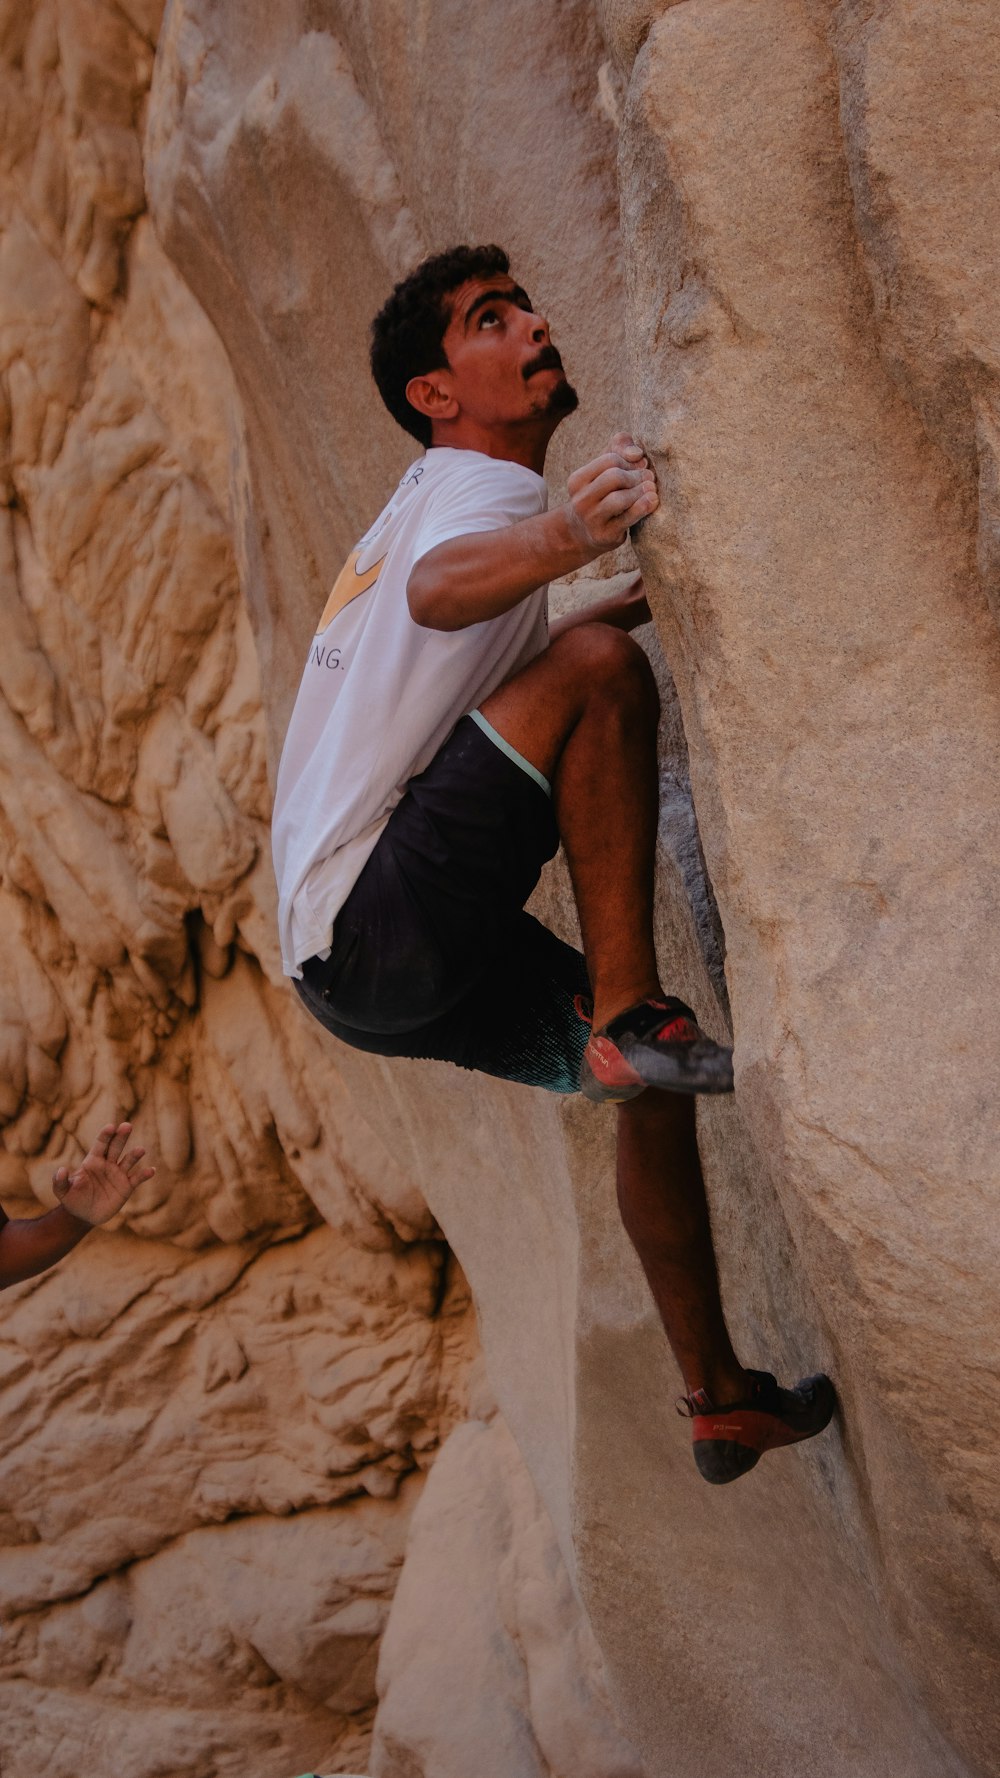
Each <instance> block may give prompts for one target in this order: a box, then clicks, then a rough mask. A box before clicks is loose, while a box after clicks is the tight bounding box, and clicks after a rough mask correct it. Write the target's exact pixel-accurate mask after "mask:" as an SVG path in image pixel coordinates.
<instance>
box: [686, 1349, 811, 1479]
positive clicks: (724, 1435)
mask: <svg viewBox="0 0 1000 1778" xmlns="http://www.w3.org/2000/svg"><path fill="white" fill-rule="evenodd" d="M750 1375H751V1376H752V1377H753V1378H754V1387H753V1390H752V1393H751V1394H750V1396H749V1397H748V1398H747V1399H746V1400H745V1401H737V1402H733V1403H731V1404H730V1405H729V1406H728V1407H724V1408H713V1407H712V1405H711V1403H710V1402H709V1401H708V1400H707V1397H705V1395H704V1393H703V1392H701V1391H699V1392H698V1394H697V1395H694V1396H684V1397H682V1398H681V1399H682V1401H683V1403H684V1406H683V1407H681V1403H678V1408H679V1410H680V1411H681V1412H682V1413H685V1412H686V1413H688V1414H690V1417H691V1421H692V1426H691V1431H692V1437H693V1441H694V1460H695V1463H696V1464H697V1465H698V1471H699V1474H701V1475H702V1476H703V1477H704V1479H705V1481H706V1482H713V1483H717V1484H719V1483H723V1482H735V1481H737V1480H738V1478H739V1477H740V1476H742V1475H746V1474H747V1473H748V1471H749V1470H751V1469H753V1468H754V1466H755V1465H756V1464H757V1463H759V1462H760V1459H761V1458H762V1456H763V1455H764V1452H765V1451H776V1450H778V1449H780V1447H781V1446H782V1445H797V1444H801V1442H802V1440H803V1439H807V1438H815V1436H816V1434H817V1433H818V1432H822V1431H823V1429H824V1427H826V1426H828V1425H829V1424H830V1421H831V1419H832V1418H833V1412H834V1409H835V1408H836V1405H837V1393H836V1390H835V1389H834V1387H833V1384H832V1383H831V1381H830V1379H829V1377H827V1376H824V1374H823V1373H822V1372H818V1373H817V1374H816V1375H815V1376H811V1377H803V1378H802V1381H801V1382H800V1383H797V1384H796V1385H795V1388H794V1389H781V1388H779V1386H778V1384H777V1383H776V1381H775V1379H774V1377H772V1376H771V1374H770V1372H769V1371H751V1372H750Z"/></svg>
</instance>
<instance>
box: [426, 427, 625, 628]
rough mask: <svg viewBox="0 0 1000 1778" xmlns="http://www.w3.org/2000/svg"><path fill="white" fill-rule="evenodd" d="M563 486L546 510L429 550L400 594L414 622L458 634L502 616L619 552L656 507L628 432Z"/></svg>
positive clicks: (452, 540) (620, 434) (457, 538)
mask: <svg viewBox="0 0 1000 1778" xmlns="http://www.w3.org/2000/svg"><path fill="white" fill-rule="evenodd" d="M568 485H569V496H570V497H569V499H568V500H567V501H566V504H565V505H564V506H559V507H556V508H555V510H554V511H552V512H543V513H539V515H538V517H537V518H533V519H522V520H521V522H520V523H519V524H516V525H505V526H503V527H501V528H500V529H499V530H496V531H486V532H477V533H475V534H473V535H471V536H468V537H453V538H451V539H449V541H448V542H447V543H440V544H438V546H437V548H436V549H432V550H428V552H427V554H426V555H425V556H422V557H421V558H420V560H419V562H417V563H416V564H415V566H414V568H413V571H412V573H411V574H410V579H409V583H408V586H407V589H406V596H407V601H408V604H409V607H410V615H411V617H412V618H413V620H414V622H415V623H418V624H421V625H422V626H423V627H424V628H426V629H431V630H464V629H466V628H467V627H468V625H470V624H479V623H485V622H486V621H487V619H489V618H491V617H500V616H501V615H502V613H503V612H505V611H510V610H511V608H512V607H513V606H514V605H518V604H520V602H521V600H522V599H524V598H526V597H527V595H528V594H529V593H533V592H535V591H536V589H537V588H538V587H540V586H544V585H545V583H546V581H549V580H557V579H558V578H559V576H560V575H562V574H569V573H570V572H571V571H572V570H573V569H574V568H582V567H584V566H585V564H586V563H587V562H593V561H595V560H596V558H597V557H598V556H601V555H604V553H605V552H606V551H607V550H609V549H617V547H618V545H619V544H620V543H624V541H625V538H626V537H627V536H628V531H629V527H630V526H631V525H634V524H636V523H638V521H639V519H641V518H645V517H646V516H647V515H648V514H649V513H651V512H652V511H653V509H654V507H656V506H657V505H658V496H657V493H656V482H655V480H654V477H653V472H652V470H651V469H650V468H649V465H648V463H647V462H646V458H645V455H644V453H643V451H642V449H641V447H640V446H639V445H637V444H636V443H635V442H634V440H633V439H631V438H630V437H629V436H628V434H627V433H619V434H617V435H616V437H615V438H614V439H612V441H611V449H610V450H608V451H605V453H604V455H603V456H601V457H597V458H596V459H595V460H594V462H593V463H586V464H584V466H583V468H582V469H578V470H576V471H575V473H574V474H573V475H571V476H570V478H569V484H568Z"/></svg>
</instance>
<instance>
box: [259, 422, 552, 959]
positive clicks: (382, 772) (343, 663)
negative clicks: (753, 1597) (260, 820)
mask: <svg viewBox="0 0 1000 1778" xmlns="http://www.w3.org/2000/svg"><path fill="white" fill-rule="evenodd" d="M546 504H547V492H546V487H545V483H544V481H543V480H542V478H541V476H540V475H535V473H534V471H533V470H530V469H524V468H522V467H521V465H520V464H517V463H507V462H502V461H499V460H498V459H496V458H493V457H486V456H484V455H483V454H482V453H481V452H480V451H459V450H452V449H450V448H442V447H437V448H435V449H432V450H430V451H428V453H427V455H426V456H424V457H421V458H420V459H419V460H418V461H417V462H416V463H414V464H412V465H411V466H410V468H409V469H408V470H407V472H406V474H405V475H404V477H403V479H402V481H401V482H400V484H399V486H398V488H397V489H396V492H395V494H394V495H393V497H392V499H391V500H390V502H389V504H388V506H387V507H386V508H385V510H384V512H382V513H381V514H380V516H379V517H378V518H377V519H376V521H375V523H374V525H372V527H371V529H370V530H369V531H367V532H366V533H365V536H364V537H363V538H362V539H361V542H360V543H359V544H358V546H357V548H356V549H355V550H353V551H352V553H351V555H350V556H349V557H348V559H347V562H346V563H345V565H344V568H343V569H342V571H341V573H340V575H339V577H338V579H337V582H336V584H335V586H334V588H333V591H332V593H331V594H330V597H329V599H328V600H327V603H326V609H325V610H324V612H323V615H322V617H321V619H320V622H319V627H318V629H317V632H316V635H315V637H314V639H313V644H312V647H311V648H310V650H309V658H308V660H307V662H306V668H305V672H304V674H303V676H302V683H301V684H300V686H299V690H298V696H297V697H296V700H295V707H294V709H293V711H292V719H291V722H290V723H289V725H288V733H287V734H286V736H285V745H284V749H283V751H282V755H281V764H280V766H279V767H278V782H277V788H276V791H275V798H274V815H273V821H272V847H273V854H274V870H275V876H276V877H277V880H278V925H279V931H280V937H281V954H282V959H283V963H284V969H285V974H286V975H294V976H300V975H301V974H302V970H301V967H300V965H301V964H302V963H303V961H304V960H305V959H306V958H307V957H313V956H315V955H316V954H317V953H318V952H321V951H325V950H326V949H327V947H328V946H329V944H330V942H331V935H332V930H333V922H334V919H335V918H336V915H337V913H338V911H339V909H340V908H341V907H342V906H343V904H344V902H345V901H346V899H347V897H348V895H349V894H350V891H351V889H352V888H353V886H354V883H355V882H356V880H357V878H358V876H359V875H360V873H361V870H362V868H363V866H364V864H365V863H366V861H367V859H368V857H369V854H370V853H371V852H372V850H373V848H374V846H375V842H376V841H377V839H378V837H379V834H380V833H381V832H382V829H383V828H384V826H385V824H386V822H387V821H388V819H389V816H390V815H391V813H392V811H393V809H394V808H395V807H396V804H397V803H398V802H399V800H400V798H401V797H402V795H403V792H404V791H405V789H406V786H407V784H408V783H409V780H410V779H411V778H414V777H416V776H417V774H418V773H419V772H422V771H423V770H424V768H425V767H426V766H428V765H429V764H430V762H431V760H432V759H433V757H434V755H435V753H436V752H437V750H438V748H439V747H440V746H442V744H443V743H444V742H445V741H446V740H447V738H448V736H449V735H450V733H451V731H452V729H453V728H454V726H455V724H456V722H458V720H459V718H460V717H461V716H464V715H465V714H466V713H467V712H468V711H470V710H473V709H475V708H476V707H477V706H478V705H479V704H480V703H482V701H483V699H484V698H488V697H489V695H490V693H491V692H492V691H495V690H496V688H497V686H498V685H502V684H503V681H504V680H505V679H507V678H509V677H510V675H511V674H512V673H515V672H517V671H518V669H519V668H521V667H523V666H526V665H527V663H528V662H529V661H530V660H533V659H534V657H535V655H536V654H539V653H540V652H541V650H542V649H543V648H544V647H545V646H546V643H547V641H548V615H547V594H548V588H547V587H540V588H539V589H538V591H537V592H535V593H531V594H530V595H529V596H528V597H527V598H526V599H522V600H521V602H520V604H518V605H515V606H514V607H513V609H512V610H510V611H507V612H505V613H504V614H503V616H502V617H494V618H490V619H489V620H488V621H487V622H486V623H480V624H471V625H469V627H468V628H467V629H464V630H448V631H444V630H427V629H422V628H421V627H420V626H419V625H418V624H415V623H414V621H413V619H412V618H411V616H410V613H409V608H408V606H407V603H406V585H407V581H408V580H409V576H410V570H411V569H412V567H413V565H414V563H415V562H417V561H419V559H420V557H421V556H423V555H426V554H427V552H428V550H431V549H433V548H434V547H435V545H436V544H439V543H445V542H446V541H447V540H448V539H449V538H451V537H464V536H468V535H469V533H470V532H473V531H495V530H497V529H498V528H499V527H500V526H502V525H511V524H514V523H516V522H517V520H519V519H527V518H532V517H533V516H534V515H535V514H536V513H540V512H544V511H545V507H546Z"/></svg>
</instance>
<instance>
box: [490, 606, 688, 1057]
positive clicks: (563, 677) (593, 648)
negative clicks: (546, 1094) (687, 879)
mask: <svg viewBox="0 0 1000 1778" xmlns="http://www.w3.org/2000/svg"><path fill="white" fill-rule="evenodd" d="M482 710H483V715H484V716H485V717H486V719H487V721H488V722H491V723H492V724H493V726H494V728H495V729H496V730H497V732H498V733H499V734H501V735H503V737H504V739H505V740H506V741H509V742H510V744H511V746H512V747H516V748H517V751H518V752H519V753H522V754H523V755H524V757H525V758H526V759H528V760H530V762H531V764H532V765H533V766H536V767H537V769H538V770H539V771H540V772H542V773H544V775H545V776H546V777H547V778H548V779H549V780H550V781H551V783H552V794H553V798H554V803H555V814H556V822H557V824H558V827H559V832H560V835H561V837H562V842H563V845H564V846H565V848H566V857H567V859H568V861H569V868H570V875H571V876H572V879H573V891H574V894H575V896H576V903H577V908H578V910H579V914H580V927H581V930H582V933H583V949H584V955H585V956H586V959H587V967H588V970H589V972H590V980H591V986H592V988H593V991H594V1024H595V1026H601V1025H605V1024H607V1022H608V1020H609V1019H613V1018H614V1017H615V1016H616V1014H617V1013H620V1012H624V1010H625V1008H626V1007H627V1006H633V1005H635V1003H636V1001H638V1000H642V999H644V998H645V996H646V995H647V994H658V993H659V992H660V984H659V978H658V975H657V968H656V950H655V947H654V943H653V869H654V847H655V843H656V821H657V812H658V785H657V764H656V727H657V722H658V720H659V702H658V699H657V694H656V684H655V681H654V679H653V675H652V673H651V671H650V667H649V663H648V661H647V660H646V657H645V655H644V654H643V652H642V650H641V648H639V647H638V645H637V644H636V643H635V642H633V641H632V640H631V638H630V637H628V636H626V635H624V634H623V633H622V632H621V631H620V630H613V629H611V628H610V627H609V626H608V625H606V624H584V625H581V626H580V627H579V628H578V629H575V630H569V631H567V633H566V634H565V635H564V636H561V637H559V639H558V640H557V641H556V642H553V644H552V646H551V647H550V648H548V649H546V651H545V653H544V654H542V655H540V656H539V657H538V659H537V660H535V661H532V663H531V665H530V666H528V667H526V668H525V669H524V671H523V672H521V673H518V674H517V675H516V676H515V677H514V678H513V679H510V680H508V681H507V684H506V685H503V686H501V687H500V690H499V691H496V692H494V693H493V696H492V697H491V698H488V699H487V700H486V702H485V703H484V704H483V706H482Z"/></svg>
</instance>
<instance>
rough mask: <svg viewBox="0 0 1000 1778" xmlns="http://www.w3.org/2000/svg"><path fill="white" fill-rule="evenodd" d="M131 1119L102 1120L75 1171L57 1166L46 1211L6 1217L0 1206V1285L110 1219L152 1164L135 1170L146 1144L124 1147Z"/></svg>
mask: <svg viewBox="0 0 1000 1778" xmlns="http://www.w3.org/2000/svg"><path fill="white" fill-rule="evenodd" d="M131 1134H132V1125H131V1124H119V1125H118V1127H117V1128H116V1127H115V1125H114V1124H105V1126H104V1128H103V1130H101V1132H100V1134H99V1135H98V1137H97V1140H96V1141H95V1142H94V1144H93V1146H92V1147H91V1149H90V1152H89V1154H87V1155H85V1156H84V1158H83V1160H82V1161H81V1162H80V1165H79V1167H78V1168H77V1169H76V1171H75V1172H74V1173H70V1171H69V1169H68V1168H67V1167H60V1168H59V1170H58V1171H57V1173H56V1174H55V1175H54V1177H53V1180H52V1185H53V1189H54V1191H55V1194H56V1197H57V1198H60V1199H61V1200H62V1201H61V1203H59V1204H57V1206H56V1208H55V1209H54V1210H49V1211H47V1212H46V1214H45V1215H44V1216H34V1217H30V1218H28V1219H25V1220H17V1221H13V1222H12V1221H10V1220H9V1219H8V1218H7V1217H6V1216H4V1214H3V1211H2V1210H0V1218H2V1219H3V1220H2V1222H0V1290H3V1289H5V1288H6V1286H7V1285H8V1284H22V1283H23V1282H24V1280H25V1278H35V1277H37V1275H38V1273H39V1272H44V1271H47V1269H48V1267H49V1266H54V1265H55V1263H56V1261H57V1260H59V1259H62V1258H63V1257H64V1255H65V1254H67V1253H69V1252H70V1251H71V1250H72V1249H73V1248H74V1247H75V1246H76V1245H77V1243H78V1242H79V1241H82V1240H83V1237H84V1235H85V1234H87V1233H88V1231H89V1230H90V1229H92V1228H94V1227H96V1226H97V1224H98V1223H102V1222H109V1221H110V1220H111V1218H112V1216H114V1215H116V1214H117V1212H118V1211H119V1210H120V1209H121V1207H122V1205H123V1204H124V1203H125V1202H126V1200H127V1199H128V1198H129V1197H130V1196H131V1194H132V1192H133V1191H134V1190H135V1188H136V1186H137V1185H141V1184H142V1183H143V1181H144V1180H146V1179H152V1177H153V1174H154V1172H155V1171H156V1169H155V1168H154V1167H144V1168H143V1169H142V1170H141V1171H138V1167H139V1162H140V1161H141V1159H142V1157H143V1155H144V1154H145V1152H146V1151H145V1149H142V1148H134V1149H132V1150H131V1152H130V1153H129V1154H125V1153H124V1152H123V1151H124V1149H125V1145H126V1143H127V1142H128V1139H129V1137H130V1136H131Z"/></svg>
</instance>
